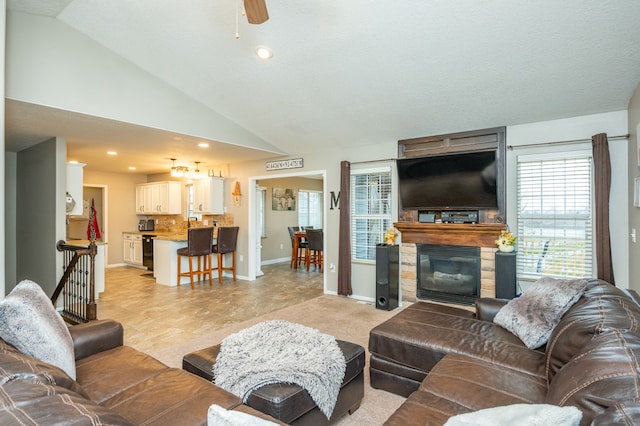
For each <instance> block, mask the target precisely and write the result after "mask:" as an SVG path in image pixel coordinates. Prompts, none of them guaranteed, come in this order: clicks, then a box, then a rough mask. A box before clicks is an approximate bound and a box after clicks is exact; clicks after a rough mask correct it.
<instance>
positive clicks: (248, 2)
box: [244, 0, 269, 24]
mask: <svg viewBox="0 0 640 426" xmlns="http://www.w3.org/2000/svg"><path fill="white" fill-rule="evenodd" d="M244 10H245V12H246V13H247V20H248V21H249V23H250V24H262V23H263V22H265V21H266V20H267V19H269V14H268V13H267V4H266V2H265V0H244Z"/></svg>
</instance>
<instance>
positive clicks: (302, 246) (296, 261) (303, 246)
mask: <svg viewBox="0 0 640 426" xmlns="http://www.w3.org/2000/svg"><path fill="white" fill-rule="evenodd" d="M287 229H288V230H289V237H291V262H290V263H289V267H290V268H293V266H294V265H300V264H302V263H303V262H306V256H307V241H306V239H300V240H299V241H298V250H297V253H296V241H295V233H296V232H298V231H302V229H301V228H300V227H299V226H289V227H287ZM296 257H297V258H296Z"/></svg>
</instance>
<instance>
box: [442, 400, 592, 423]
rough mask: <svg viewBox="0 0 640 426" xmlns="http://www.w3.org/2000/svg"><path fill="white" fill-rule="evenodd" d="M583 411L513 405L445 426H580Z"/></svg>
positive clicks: (457, 418)
mask: <svg viewBox="0 0 640 426" xmlns="http://www.w3.org/2000/svg"><path fill="white" fill-rule="evenodd" d="M580 420H582V411H580V410H578V409H577V408H576V407H572V406H566V407H558V406H556V405H549V404H513V405H505V406H502V407H494V408H485V409H484V410H478V411H473V412H471V413H465V414H458V415H457V416H453V417H450V418H449V420H447V422H446V423H445V424H444V426H469V425H474V426H512V425H529V426H547V425H554V426H578V425H579V424H580Z"/></svg>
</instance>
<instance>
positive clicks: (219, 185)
mask: <svg viewBox="0 0 640 426" xmlns="http://www.w3.org/2000/svg"><path fill="white" fill-rule="evenodd" d="M193 212H194V213H198V214H224V179H223V178H218V177H210V178H206V179H202V180H197V181H194V182H193Z"/></svg>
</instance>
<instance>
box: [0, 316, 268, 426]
mask: <svg viewBox="0 0 640 426" xmlns="http://www.w3.org/2000/svg"><path fill="white" fill-rule="evenodd" d="M70 332H71V337H72V339H73V344H74V349H75V358H76V380H73V379H72V378H71V377H70V376H68V375H67V374H66V373H64V372H63V371H62V370H61V369H60V368H58V367H55V366H53V365H51V364H47V363H44V362H42V361H39V360H37V359H35V358H32V357H29V356H27V355H24V354H22V353H21V352H19V351H18V350H17V349H16V348H15V347H13V346H11V345H9V344H7V343H6V342H4V341H2V340H0V401H1V402H0V424H2V425H27V424H29V425H31V424H38V425H53V424H59V425H63V424H64V425H68V424H74V425H100V424H109V425H143V424H144V425H206V424H207V410H208V408H209V406H210V405H212V404H217V405H219V406H221V407H223V408H225V409H229V410H238V411H243V412H246V413H250V414H252V415H254V416H258V417H262V418H266V419H268V420H271V421H273V422H276V423H279V422H278V421H277V420H275V419H272V418H270V417H268V416H265V415H263V414H262V413H260V412H258V411H255V410H253V409H252V408H250V407H247V406H245V405H243V404H242V400H241V399H240V398H238V397H236V396H235V395H232V394H231V393H229V392H227V391H225V390H223V389H221V388H219V387H217V386H215V385H214V384H212V383H211V382H209V381H207V380H204V379H202V378H200V377H198V376H196V375H194V374H191V373H188V372H186V371H184V370H180V369H175V368H169V367H168V366H166V365H164V364H162V363H161V362H160V361H158V360H156V359H154V358H152V357H150V356H149V355H146V354H144V353H142V352H139V351H137V350H135V349H133V348H131V347H129V346H125V345H123V329H122V326H121V324H120V323H118V322H115V321H112V320H100V321H93V322H90V323H87V324H82V325H77V326H73V327H70Z"/></svg>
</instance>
